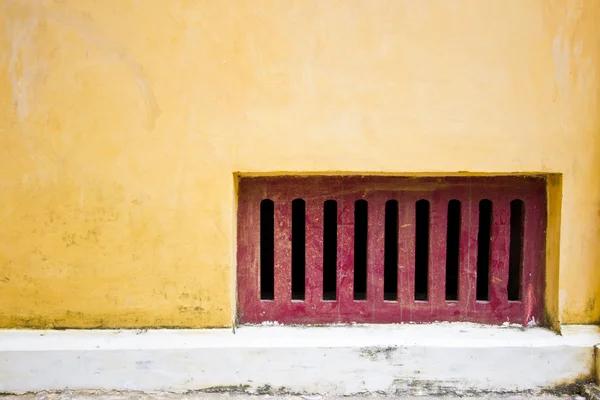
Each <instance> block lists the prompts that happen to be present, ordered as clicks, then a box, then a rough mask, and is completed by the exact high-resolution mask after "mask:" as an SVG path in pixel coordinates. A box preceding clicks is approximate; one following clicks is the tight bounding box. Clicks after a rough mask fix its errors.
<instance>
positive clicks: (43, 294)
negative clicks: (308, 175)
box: [0, 0, 600, 327]
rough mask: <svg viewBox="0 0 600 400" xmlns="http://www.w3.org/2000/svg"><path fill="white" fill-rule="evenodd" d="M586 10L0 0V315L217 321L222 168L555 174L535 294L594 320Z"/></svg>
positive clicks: (592, 44)
mask: <svg viewBox="0 0 600 400" xmlns="http://www.w3.org/2000/svg"><path fill="white" fill-rule="evenodd" d="M598 21H600V2H599V1H597V0H508V1H507V0H489V1H481V0H460V1H449V0H421V1H413V0H398V1H384V0H360V1H359V0H351V1H346V0H344V1H343V0H331V1H319V0H303V1H293V0H281V1H276V0H270V1H260V0H237V1H221V0H207V1H185V0H178V1H172V0H154V1H143V0H105V1H97V0H0V185H1V187H0V327H22V326H31V327H40V326H70V327H94V326H102V327H117V326H118V327H142V326H226V325H230V324H231V320H232V314H233V312H232V310H233V304H234V285H235V283H234V278H233V277H234V269H235V264H234V249H235V235H234V226H235V189H234V179H233V174H234V173H235V172H236V171H242V172H273V171H293V172H309V171H344V172H352V171H364V172H379V173H422V172H433V173H440V172H457V171H470V172H515V171H534V172H547V173H557V174H562V184H561V185H562V196H563V198H562V211H561V203H560V200H559V201H558V203H552V204H551V206H550V210H553V211H552V212H555V213H560V215H559V218H558V224H559V225H557V226H554V227H553V228H552V227H551V231H550V232H549V233H550V236H551V238H552V239H551V241H549V243H554V244H555V248H554V249H553V250H552V251H551V252H552V254H553V255H550V256H549V258H551V257H555V258H556V260H555V261H556V262H551V263H550V264H551V266H549V272H551V277H549V282H550V283H549V290H552V292H553V293H551V295H552V296H554V299H556V301H555V302H554V306H552V307H553V308H552V307H550V309H549V312H550V313H554V314H555V315H557V316H558V317H559V318H560V319H561V320H562V321H563V322H566V323H589V322H592V321H599V320H600V267H599V265H600V245H599V244H600V158H599V157H600V143H599V139H600V107H599V104H598V98H599V94H600V27H599V26H598ZM555 192H556V191H555ZM556 193H558V197H559V198H560V191H558V192H556ZM554 199H555V198H554ZM555 201H556V199H555ZM560 211H561V212H560ZM552 218H555V216H551V220H552ZM552 285H553V286H552ZM553 301H554V300H553Z"/></svg>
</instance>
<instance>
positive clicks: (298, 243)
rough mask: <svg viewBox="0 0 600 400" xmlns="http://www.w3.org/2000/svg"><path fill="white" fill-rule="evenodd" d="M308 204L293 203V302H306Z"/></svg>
mask: <svg viewBox="0 0 600 400" xmlns="http://www.w3.org/2000/svg"><path fill="white" fill-rule="evenodd" d="M305 221H306V202H305V201H304V200H302V199H296V200H294V201H292V300H304V289H305V287H304V286H305V281H306V278H305V269H306V268H305V265H306V252H305V248H306V222H305Z"/></svg>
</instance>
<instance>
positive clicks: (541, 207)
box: [521, 196, 546, 324]
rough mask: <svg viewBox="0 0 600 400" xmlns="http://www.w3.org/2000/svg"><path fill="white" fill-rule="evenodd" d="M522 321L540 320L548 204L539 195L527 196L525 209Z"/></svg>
mask: <svg viewBox="0 0 600 400" xmlns="http://www.w3.org/2000/svg"><path fill="white" fill-rule="evenodd" d="M524 213H525V216H524V221H523V223H524V229H523V231H524V235H523V275H522V278H521V279H522V285H523V287H522V296H521V301H522V303H523V311H524V312H523V316H522V323H523V324H527V323H528V322H529V321H531V319H532V318H533V317H535V318H537V319H538V320H539V318H540V314H541V308H542V306H541V304H542V295H543V286H544V285H543V282H544V278H543V269H542V268H541V267H542V266H543V263H544V250H543V249H544V246H543V242H544V229H545V220H546V204H545V203H544V202H542V201H540V198H539V197H535V196H527V198H526V201H525V210H524Z"/></svg>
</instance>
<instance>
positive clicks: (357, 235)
mask: <svg viewBox="0 0 600 400" xmlns="http://www.w3.org/2000/svg"><path fill="white" fill-rule="evenodd" d="M368 224H369V221H368V205H367V201H366V200H356V201H355V202H354V300H366V299H367V238H368V229H369V228H368Z"/></svg>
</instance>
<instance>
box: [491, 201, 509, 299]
mask: <svg viewBox="0 0 600 400" xmlns="http://www.w3.org/2000/svg"><path fill="white" fill-rule="evenodd" d="M491 200H492V213H493V216H492V240H491V249H490V250H491V254H490V303H491V307H492V310H500V309H501V308H506V305H507V304H508V290H507V288H508V265H509V260H510V199H508V198H507V197H505V196H495V197H492V198H491Z"/></svg>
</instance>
